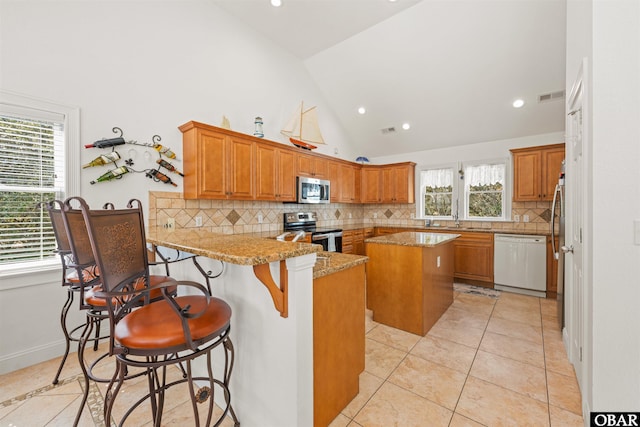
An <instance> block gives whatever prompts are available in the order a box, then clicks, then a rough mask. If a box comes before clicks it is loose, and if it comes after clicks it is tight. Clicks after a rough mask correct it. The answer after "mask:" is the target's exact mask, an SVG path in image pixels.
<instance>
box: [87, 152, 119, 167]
mask: <svg viewBox="0 0 640 427" xmlns="http://www.w3.org/2000/svg"><path fill="white" fill-rule="evenodd" d="M116 160H120V154H118V152H117V151H112V152H111V153H108V154H103V155H101V156H98V157H96V158H95V159H93V160H92V161H91V162H89V163H87V164H86V165H84V166H82V169H86V168H90V167H92V166H102V165H106V164H107V163H113V162H115V161H116Z"/></svg>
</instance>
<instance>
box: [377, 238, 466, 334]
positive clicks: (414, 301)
mask: <svg viewBox="0 0 640 427" xmlns="http://www.w3.org/2000/svg"><path fill="white" fill-rule="evenodd" d="M459 236H460V235H459V234H448V233H447V234H443V233H422V232H404V233H397V234H389V235H384V236H379V237H373V238H370V239H367V240H365V247H366V253H367V256H368V257H369V263H368V264H367V308H369V309H370V310H372V311H373V320H374V321H376V322H379V323H383V324H385V325H388V326H392V327H394V328H398V329H402V330H404V331H407V332H411V333H414V334H417V335H421V336H424V335H426V334H427V332H428V331H429V329H431V327H432V326H433V325H434V324H435V323H436V322H437V321H438V319H439V318H440V316H441V315H442V314H443V313H444V312H445V311H446V310H447V308H448V307H449V305H451V303H452V302H453V241H454V240H455V239H456V238H458V237H459Z"/></svg>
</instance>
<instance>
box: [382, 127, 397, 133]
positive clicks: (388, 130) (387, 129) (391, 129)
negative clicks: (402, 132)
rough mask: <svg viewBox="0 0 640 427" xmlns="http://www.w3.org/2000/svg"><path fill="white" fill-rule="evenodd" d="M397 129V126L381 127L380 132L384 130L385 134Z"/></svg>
mask: <svg viewBox="0 0 640 427" xmlns="http://www.w3.org/2000/svg"><path fill="white" fill-rule="evenodd" d="M395 131H396V128H394V127H393V126H392V127H390V128H384V129H380V132H382V133H383V134H387V133H394V132H395Z"/></svg>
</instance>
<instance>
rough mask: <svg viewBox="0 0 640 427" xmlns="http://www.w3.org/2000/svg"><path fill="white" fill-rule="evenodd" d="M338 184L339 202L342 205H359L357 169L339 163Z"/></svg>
mask: <svg viewBox="0 0 640 427" xmlns="http://www.w3.org/2000/svg"><path fill="white" fill-rule="evenodd" d="M339 177H340V178H339V182H340V199H339V200H340V202H342V203H360V197H359V194H357V193H358V192H359V191H358V190H359V187H360V186H359V185H356V183H357V181H359V180H360V174H359V168H358V167H357V166H352V165H350V164H346V163H341V164H340V167H339ZM356 196H357V197H356Z"/></svg>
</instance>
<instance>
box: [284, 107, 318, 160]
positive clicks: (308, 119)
mask: <svg viewBox="0 0 640 427" xmlns="http://www.w3.org/2000/svg"><path fill="white" fill-rule="evenodd" d="M280 133H282V134H283V135H285V136H288V137H289V141H291V143H292V144H293V145H295V146H296V147H300V148H304V149H305V150H313V149H315V148H318V147H317V146H315V145H313V144H324V139H322V134H321V133H320V126H318V116H317V115H316V107H311V108H309V109H307V110H305V109H304V105H303V103H300V107H299V108H298V109H297V110H296V112H295V113H294V114H293V117H291V120H289V122H288V123H287V125H286V126H285V127H284V129H282V130H281V131H280Z"/></svg>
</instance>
